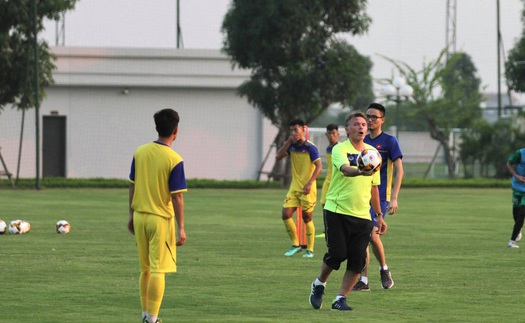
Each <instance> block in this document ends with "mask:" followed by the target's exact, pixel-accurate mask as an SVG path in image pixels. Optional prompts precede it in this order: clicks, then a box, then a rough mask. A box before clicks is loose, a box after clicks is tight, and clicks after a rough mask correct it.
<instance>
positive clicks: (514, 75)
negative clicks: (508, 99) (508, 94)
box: [505, 8, 525, 93]
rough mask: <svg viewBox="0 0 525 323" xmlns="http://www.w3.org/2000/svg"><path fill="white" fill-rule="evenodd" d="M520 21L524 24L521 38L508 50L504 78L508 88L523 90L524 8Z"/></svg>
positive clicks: (524, 81) (524, 85)
mask: <svg viewBox="0 0 525 323" xmlns="http://www.w3.org/2000/svg"><path fill="white" fill-rule="evenodd" d="M521 21H522V23H523V24H524V28H523V30H522V34H521V38H520V39H519V40H518V41H517V42H516V44H515V45H514V47H513V48H512V49H511V50H510V51H509V56H508V58H507V62H506V63H505V78H506V80H507V86H508V88H509V89H510V90H514V91H516V92H521V93H523V92H525V8H524V9H523V11H522V14H521Z"/></svg>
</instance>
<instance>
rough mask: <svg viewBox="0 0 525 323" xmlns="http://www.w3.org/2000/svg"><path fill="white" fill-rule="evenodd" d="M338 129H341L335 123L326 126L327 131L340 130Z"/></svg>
mask: <svg viewBox="0 0 525 323" xmlns="http://www.w3.org/2000/svg"><path fill="white" fill-rule="evenodd" d="M338 128H339V127H338V126H337V125H336V124H335V123H330V124H329V125H327V126H326V130H327V131H332V130H338Z"/></svg>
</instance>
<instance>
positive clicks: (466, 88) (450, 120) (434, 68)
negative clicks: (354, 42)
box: [386, 49, 483, 178]
mask: <svg viewBox="0 0 525 323" xmlns="http://www.w3.org/2000/svg"><path fill="white" fill-rule="evenodd" d="M445 54H446V49H444V50H442V51H441V53H440V54H439V56H438V57H437V59H435V60H433V61H430V62H429V63H424V64H423V68H422V69H421V70H419V71H417V70H415V69H413V68H412V67H410V66H409V65H408V64H406V63H403V62H400V61H396V60H393V59H390V58H386V59H387V60H388V61H390V62H392V63H393V64H394V65H395V66H396V68H397V69H398V71H399V73H400V74H401V75H402V76H403V77H405V78H406V79H407V82H408V84H410V85H411V86H412V87H413V88H414V94H413V96H412V99H411V102H410V103H407V104H405V108H406V109H407V112H406V115H407V118H412V119H414V120H419V121H420V122H421V121H424V123H425V124H426V127H427V130H428V131H429V132H430V137H431V138H432V139H434V140H436V141H438V142H439V143H440V144H441V146H442V147H443V151H444V153H445V161H446V163H447V165H448V175H449V177H450V178H455V177H456V172H455V164H456V160H455V156H454V155H455V154H454V149H455V148H454V147H452V146H451V143H450V133H451V131H452V129H454V128H468V127H470V126H471V125H472V123H473V122H474V121H475V120H478V119H479V118H481V108H480V103H481V102H482V101H483V98H482V95H481V93H480V85H481V80H480V79H479V78H478V77H477V75H476V73H477V70H476V67H475V66H474V64H473V63H472V60H471V59H470V56H468V55H467V54H466V53H460V52H458V53H454V54H452V55H451V56H450V57H449V59H448V60H447V61H446V62H443V60H444V58H445Z"/></svg>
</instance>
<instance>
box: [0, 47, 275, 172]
mask: <svg viewBox="0 0 525 323" xmlns="http://www.w3.org/2000/svg"><path fill="white" fill-rule="evenodd" d="M85 52H86V53H90V51H89V50H86V51H85ZM98 52H102V54H99V53H98ZM130 52H131V55H129V54H130ZM204 52H209V51H204ZM212 52H213V53H212V54H213V55H212V54H207V55H202V54H200V53H197V54H196V55H195V57H196V58H188V57H184V58H181V57H178V56H177V55H179V54H177V55H172V56H170V55H169V52H164V53H163V55H162V57H160V58H159V56H155V55H153V56H152V59H151V68H150V69H148V68H147V66H148V63H147V59H148V56H147V53H148V52H147V51H146V52H144V51H140V52H139V53H137V50H132V51H127V50H120V51H119V53H118V55H117V56H112V55H114V54H111V53H109V54H108V53H106V52H103V51H97V54H96V55H93V51H91V53H90V54H89V55H90V56H89V57H87V56H86V57H84V56H82V55H81V53H82V49H75V52H74V53H75V58H74V60H70V59H68V57H67V55H69V53H67V55H65V56H64V57H62V60H61V57H60V56H59V62H58V64H57V66H59V70H58V71H57V73H56V75H57V76H58V77H56V79H57V84H56V85H54V86H52V87H50V88H49V89H48V90H47V99H46V100H45V101H44V102H43V103H42V106H41V116H45V115H50V114H51V113H52V112H53V113H58V115H61V116H66V118H67V121H66V124H67V125H66V127H67V134H66V140H67V147H66V154H67V157H66V163H67V167H66V168H67V169H66V176H67V177H72V178H92V177H105V178H127V176H128V175H129V167H130V163H131V159H132V155H133V152H134V150H135V149H136V147H137V146H138V145H141V144H144V143H146V142H149V141H152V140H155V139H156V138H157V133H156V131H155V125H154V121H153V114H154V113H155V112H156V111H158V110H160V109H163V108H173V109H175V110H177V111H178V112H179V114H180V117H181V122H180V124H179V127H180V134H179V136H178V138H177V140H176V141H175V142H174V144H173V146H172V147H173V149H175V150H176V151H178V152H179V153H180V154H181V155H182V157H183V158H184V160H185V170H186V176H187V178H213V179H229V180H244V179H256V178H257V171H258V170H259V167H260V165H261V162H262V159H263V158H264V155H265V154H266V151H267V147H269V146H270V144H271V141H272V140H273V137H274V136H275V134H276V129H275V127H273V126H272V125H270V124H269V123H268V122H267V121H264V120H263V118H262V117H261V116H260V114H259V112H258V110H256V109H255V108H253V107H252V106H250V105H249V104H248V103H247V102H246V100H245V99H243V98H240V97H238V96H237V95H236V86H237V85H238V84H240V82H241V81H242V80H244V79H246V78H247V75H248V73H247V72H243V73H244V74H242V73H240V72H239V71H234V70H232V69H231V65H230V63H229V61H228V60H227V58H226V57H224V56H222V55H221V54H219V53H218V52H217V51H212ZM123 53H127V54H128V55H124V56H125V57H124V56H123V55H122V54H123ZM106 55H109V56H111V57H106ZM156 55H158V53H157V54H156ZM199 55H200V56H199ZM210 56H212V57H213V60H210ZM121 59H124V63H125V64H124V63H123V62H122V61H121ZM181 59H182V60H183V61H184V62H183V63H181V62H180V60H181ZM108 60H109V61H116V62H118V63H115V64H111V63H108ZM128 65H129V68H127V66H128ZM139 65H140V66H139ZM162 66H166V68H165V69H163V68H162ZM182 66H184V68H182ZM191 66H194V67H195V68H194V69H192V68H191ZM221 75H222V76H223V77H221ZM185 79H187V80H188V82H187V83H188V84H187V85H186V86H184V80H185ZM97 80H99V81H98V82H97ZM95 83H99V84H100V85H96V84H95ZM199 84H202V85H199ZM152 85H153V86H152ZM34 115H35V113H34V110H30V111H29V112H28V113H27V114H26V119H25V130H24V142H23V155H22V163H21V165H20V177H34V176H35V174H36V169H35V160H36V158H35V156H36V150H35V116H34ZM20 125H21V114H20V113H19V112H17V111H15V110H12V109H10V108H8V107H6V108H5V110H4V112H2V114H0V147H2V154H3V155H4V159H5V160H6V163H7V164H8V168H9V170H10V171H11V172H12V173H16V168H17V165H18V163H17V156H18V143H19V140H18V138H19V134H20ZM40 127H41V131H43V129H42V124H41V126H40ZM42 153H43V154H45V153H46V152H42ZM270 161H271V162H270V163H267V165H266V168H265V169H269V168H270V167H271V166H272V164H273V163H272V161H273V156H272V157H271V158H270ZM41 174H42V173H41Z"/></svg>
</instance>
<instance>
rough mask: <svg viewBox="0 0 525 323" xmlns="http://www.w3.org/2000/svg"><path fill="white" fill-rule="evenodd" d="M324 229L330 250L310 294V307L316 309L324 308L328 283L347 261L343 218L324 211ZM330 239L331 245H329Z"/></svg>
mask: <svg viewBox="0 0 525 323" xmlns="http://www.w3.org/2000/svg"><path fill="white" fill-rule="evenodd" d="M323 219H324V229H325V232H326V242H327V246H328V250H327V252H326V254H325V255H324V257H323V262H322V264H321V270H320V272H319V276H317V278H316V279H315V280H314V281H313V282H312V291H311V293H310V305H312V307H313V308H315V309H320V308H321V307H322V306H323V295H324V289H325V286H326V282H327V281H328V278H329V277H330V274H331V273H332V271H333V270H338V269H339V267H340V266H341V262H343V261H344V260H345V255H346V243H345V241H346V240H345V237H344V232H343V228H342V225H341V223H340V221H341V216H340V215H337V214H335V213H332V212H330V211H327V210H323ZM328 237H330V243H328V239H329V238H328Z"/></svg>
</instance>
